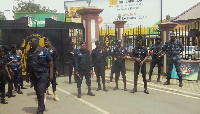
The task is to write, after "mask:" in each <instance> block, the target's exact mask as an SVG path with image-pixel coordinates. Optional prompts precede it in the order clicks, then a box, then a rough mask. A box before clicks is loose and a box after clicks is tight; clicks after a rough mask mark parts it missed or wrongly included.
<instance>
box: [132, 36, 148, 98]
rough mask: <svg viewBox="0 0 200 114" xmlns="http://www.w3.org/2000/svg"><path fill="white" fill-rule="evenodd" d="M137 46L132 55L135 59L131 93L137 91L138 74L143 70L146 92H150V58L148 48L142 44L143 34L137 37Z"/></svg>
mask: <svg viewBox="0 0 200 114" xmlns="http://www.w3.org/2000/svg"><path fill="white" fill-rule="evenodd" d="M136 42H137V44H136V46H135V48H134V49H133V51H132V57H133V59H134V60H135V63H134V88H133V90H132V91H131V93H135V92H137V80H138V74H139V71H140V70H141V73H142V78H143V82H144V93H146V94H149V91H148V90H147V80H146V63H145V61H146V59H147V58H148V51H147V48H146V47H144V46H142V36H138V37H137V39H136Z"/></svg>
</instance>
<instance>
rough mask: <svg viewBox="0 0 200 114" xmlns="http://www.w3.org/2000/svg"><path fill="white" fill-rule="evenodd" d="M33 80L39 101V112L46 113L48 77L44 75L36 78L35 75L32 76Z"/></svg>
mask: <svg viewBox="0 0 200 114" xmlns="http://www.w3.org/2000/svg"><path fill="white" fill-rule="evenodd" d="M32 80H33V85H34V88H35V91H36V95H37V99H38V111H39V112H40V111H44V110H45V104H44V93H45V91H46V85H47V80H48V75H44V76H41V77H36V76H35V75H32Z"/></svg>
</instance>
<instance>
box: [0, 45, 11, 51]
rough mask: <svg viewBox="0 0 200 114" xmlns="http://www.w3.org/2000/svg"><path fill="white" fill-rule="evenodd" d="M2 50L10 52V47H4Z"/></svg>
mask: <svg viewBox="0 0 200 114" xmlns="http://www.w3.org/2000/svg"><path fill="white" fill-rule="evenodd" d="M2 48H4V50H6V51H10V47H9V46H8V45H3V46H2Z"/></svg>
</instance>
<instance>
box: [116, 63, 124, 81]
mask: <svg viewBox="0 0 200 114" xmlns="http://www.w3.org/2000/svg"><path fill="white" fill-rule="evenodd" d="M120 72H121V75H122V78H123V82H124V83H125V82H126V75H125V74H126V68H125V65H119V64H116V65H115V73H116V76H115V82H116V83H117V82H118V80H119V76H120Z"/></svg>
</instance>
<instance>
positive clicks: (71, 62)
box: [67, 42, 77, 84]
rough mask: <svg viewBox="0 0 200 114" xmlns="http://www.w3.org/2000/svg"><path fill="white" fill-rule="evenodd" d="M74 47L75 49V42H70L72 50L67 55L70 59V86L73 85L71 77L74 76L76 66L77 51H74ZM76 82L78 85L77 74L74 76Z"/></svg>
mask: <svg viewBox="0 0 200 114" xmlns="http://www.w3.org/2000/svg"><path fill="white" fill-rule="evenodd" d="M74 47H75V44H74V42H70V49H69V50H68V53H67V58H68V59H69V84H71V77H72V74H73V68H74V64H75V60H74V54H75V53H76V49H74ZM74 80H75V83H76V82H77V80H76V76H75V74H74Z"/></svg>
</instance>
